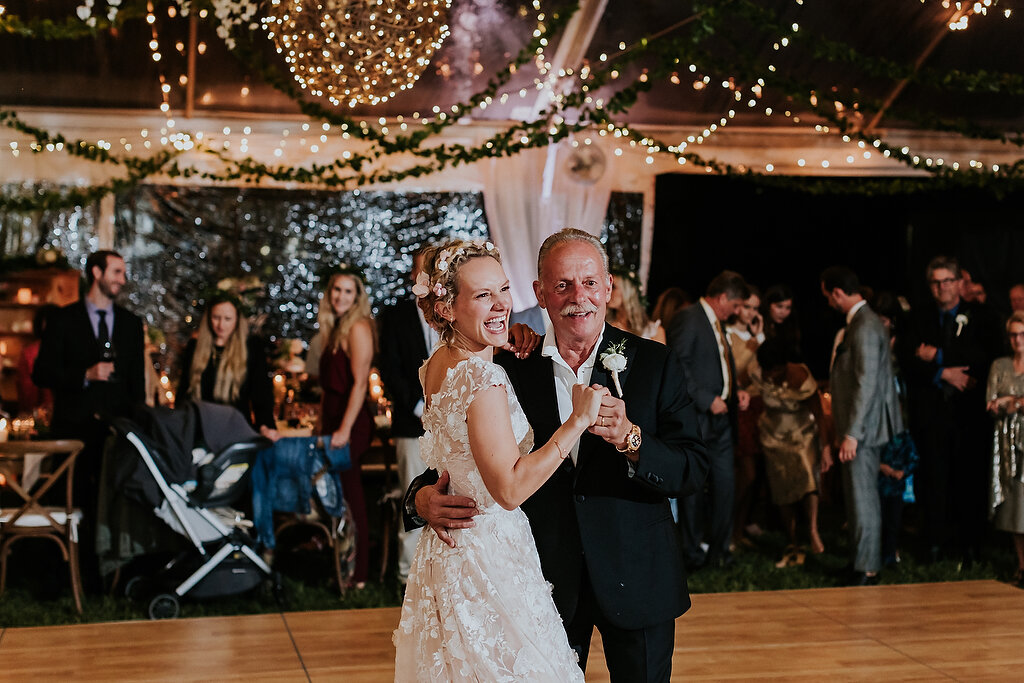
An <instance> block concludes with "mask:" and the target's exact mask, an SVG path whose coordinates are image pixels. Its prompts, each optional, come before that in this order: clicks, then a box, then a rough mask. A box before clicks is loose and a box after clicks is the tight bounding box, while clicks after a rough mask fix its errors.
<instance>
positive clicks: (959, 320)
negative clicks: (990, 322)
mask: <svg viewBox="0 0 1024 683" xmlns="http://www.w3.org/2000/svg"><path fill="white" fill-rule="evenodd" d="M955 320H956V336H958V337H959V336H960V332H961V331H962V330H963V329H964V325H966V324H967V316H966V315H964V314H963V313H957V316H956V319H955Z"/></svg>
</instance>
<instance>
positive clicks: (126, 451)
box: [112, 401, 274, 619]
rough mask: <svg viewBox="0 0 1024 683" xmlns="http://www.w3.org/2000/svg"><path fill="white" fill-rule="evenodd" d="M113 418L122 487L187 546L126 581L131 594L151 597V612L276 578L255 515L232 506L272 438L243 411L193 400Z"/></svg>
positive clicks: (160, 614) (170, 613) (167, 615)
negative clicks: (260, 544) (255, 530)
mask: <svg viewBox="0 0 1024 683" xmlns="http://www.w3.org/2000/svg"><path fill="white" fill-rule="evenodd" d="M112 422H113V427H114V430H115V432H116V433H117V436H118V439H117V443H116V444H115V446H114V448H116V449H118V451H119V452H118V453H117V455H118V457H117V458H116V459H115V460H114V462H117V463H118V465H117V467H118V472H117V473H116V474H115V477H116V478H115V481H117V482H118V483H119V486H120V489H121V491H122V492H123V493H124V495H125V496H127V497H129V498H132V499H134V500H137V501H139V502H141V503H143V504H144V505H145V506H146V507H147V508H149V509H151V510H152V511H153V514H155V515H156V516H157V517H158V518H160V519H161V520H163V522H165V523H166V524H167V525H168V526H169V527H170V528H171V529H172V530H173V531H174V532H176V533H178V534H181V535H182V536H184V537H186V538H187V540H188V545H189V546H190V547H189V551H187V552H184V553H181V554H179V555H178V556H177V557H175V558H174V559H173V560H171V561H170V562H168V563H167V564H166V565H165V566H164V567H163V568H162V569H161V570H160V571H159V572H158V573H157V575H156V576H153V577H145V576H136V577H133V578H132V579H131V580H130V581H129V582H128V584H126V586H125V593H126V594H127V595H128V596H129V597H131V598H134V599H140V598H148V599H149V616H150V618H152V619H173V618H174V617H176V616H178V612H179V609H180V607H179V599H180V598H181V597H183V596H186V595H188V596H191V597H195V598H209V597H219V596H226V595H234V594H237V593H242V592H245V591H248V590H250V589H252V588H255V587H256V586H258V585H259V584H260V583H261V582H262V581H263V580H264V579H268V578H274V575H273V572H272V571H271V569H270V567H269V566H268V565H267V563H266V562H264V561H263V559H262V558H261V557H260V554H259V553H258V552H257V551H256V550H255V546H256V541H255V539H254V538H253V536H252V534H251V533H250V529H251V527H252V523H251V522H249V521H248V520H246V519H245V517H244V515H243V514H242V513H240V512H238V511H237V510H235V509H233V508H232V507H231V506H232V505H233V504H235V503H236V502H237V501H238V499H239V497H240V496H242V495H245V494H247V493H248V477H249V472H250V470H251V466H252V463H253V461H254V460H255V457H256V454H257V453H258V452H259V451H260V450H262V449H264V448H267V447H268V446H269V445H270V441H269V440H267V439H265V438H263V437H261V436H259V435H258V434H256V432H254V431H253V430H252V428H251V427H250V426H249V424H248V423H247V422H246V421H245V418H244V417H243V416H242V414H241V413H240V412H238V411H237V410H236V409H234V408H232V407H228V406H221V405H217V404H212V403H205V402H200V401H196V402H186V403H185V404H184V405H182V406H180V407H179V408H177V409H176V410H170V409H167V408H147V407H139V408H138V410H137V411H136V414H135V415H134V416H133V419H130V420H129V419H124V418H116V419H114V420H113V421H112Z"/></svg>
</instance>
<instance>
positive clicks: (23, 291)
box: [14, 287, 32, 306]
mask: <svg viewBox="0 0 1024 683" xmlns="http://www.w3.org/2000/svg"><path fill="white" fill-rule="evenodd" d="M14 300H15V301H17V302H18V303H19V304H22V305H23V306H27V305H28V304H30V303H32V290H31V289H29V288H28V287H19V288H18V293H17V294H15V295H14Z"/></svg>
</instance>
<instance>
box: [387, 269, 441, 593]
mask: <svg viewBox="0 0 1024 683" xmlns="http://www.w3.org/2000/svg"><path fill="white" fill-rule="evenodd" d="M421 272H423V249H419V250H418V251H417V252H416V253H415V254H414V255H413V257H412V273H411V278H412V281H413V282H415V281H416V278H417V276H419V274H420V273H421ZM436 343H437V331H436V330H434V329H433V328H432V327H431V326H430V325H428V324H427V321H426V320H425V319H424V318H423V312H422V311H421V310H420V308H419V306H417V305H416V299H415V297H412V298H407V299H400V300H399V301H397V302H396V303H395V305H394V306H391V307H389V308H387V309H385V310H384V311H383V312H382V313H381V318H380V374H381V379H383V380H384V389H385V390H386V391H387V394H388V396H389V397H390V398H391V436H392V438H393V439H394V442H395V460H396V464H397V468H398V481H399V485H400V486H401V489H402V490H403V491H404V490H406V489H407V488H408V487H409V484H410V483H411V482H412V480H413V479H414V478H415V477H416V476H417V475H419V474H420V473H421V472H423V470H424V468H425V465H424V464H423V459H422V458H421V457H420V443H419V437H420V436H422V435H423V424H422V423H421V422H420V418H421V417H422V416H423V388H422V387H421V386H420V377H419V371H420V366H422V365H423V362H424V361H425V360H426V359H427V357H428V356H429V355H430V350H431V349H433V348H434V345H435V344H436ZM419 537H420V530H419V529H418V528H417V529H410V530H406V529H405V528H404V527H403V528H400V529H399V530H398V578H399V580H400V581H401V582H402V583H403V584H404V583H405V582H406V580H407V579H408V578H409V567H410V565H411V563H412V556H413V553H414V552H415V550H416V542H417V541H418V540H419Z"/></svg>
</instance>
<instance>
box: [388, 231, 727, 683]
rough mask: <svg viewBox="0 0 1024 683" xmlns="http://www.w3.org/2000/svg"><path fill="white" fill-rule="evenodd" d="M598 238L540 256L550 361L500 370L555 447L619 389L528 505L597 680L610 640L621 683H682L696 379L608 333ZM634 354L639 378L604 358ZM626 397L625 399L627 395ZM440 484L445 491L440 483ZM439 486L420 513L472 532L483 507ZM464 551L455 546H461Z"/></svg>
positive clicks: (662, 352) (696, 467)
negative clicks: (680, 516) (585, 402)
mask: <svg viewBox="0 0 1024 683" xmlns="http://www.w3.org/2000/svg"><path fill="white" fill-rule="evenodd" d="M607 259H608V257H607V255H606V254H605V251H604V248H603V247H602V246H601V243H600V241H598V240H597V239H596V238H595V237H593V236H592V235H590V234H588V233H585V232H582V231H580V230H574V229H571V228H566V229H565V230H562V231H559V232H557V233H555V234H554V235H552V236H551V237H549V238H548V239H547V240H545V242H544V244H543V245H542V246H541V248H540V254H539V256H538V264H537V265H538V267H537V270H538V274H539V279H538V280H537V281H536V282H535V283H534V290H535V291H536V293H537V299H538V300H539V301H540V304H541V306H543V307H544V308H545V309H546V310H547V312H548V315H549V317H550V319H551V327H550V328H549V330H548V332H547V334H546V336H545V337H544V341H543V349H542V351H541V352H540V353H533V354H532V355H531V356H529V357H528V358H526V359H517V358H516V357H515V356H514V355H513V354H501V355H500V356H499V357H498V358H496V360H497V362H499V363H501V364H502V366H503V367H504V368H505V369H506V371H507V373H508V376H509V379H510V380H511V382H512V386H513V388H514V389H515V393H516V395H517V396H518V397H519V399H520V401H521V403H522V406H523V410H524V411H525V413H526V417H527V419H528V420H529V422H530V425H531V427H533V431H534V442H535V443H538V444H542V443H545V442H546V441H547V440H548V438H549V437H550V436H551V435H552V434H553V433H554V432H555V430H556V429H557V428H558V427H559V426H560V425H561V423H562V421H563V420H564V419H566V418H567V417H568V415H569V412H571V398H570V392H571V389H572V386H573V385H574V384H587V385H592V384H597V385H601V386H607V387H614V388H612V389H611V394H610V395H609V396H607V397H606V398H605V399H604V401H603V402H602V406H601V412H600V415H599V420H598V423H597V424H596V425H594V426H593V427H591V428H590V433H588V434H584V435H583V437H582V438H581V439H580V440H579V441H578V442H577V443H576V444H574V445H573V446H572V447H571V448H570V457H567V458H566V459H565V462H564V463H563V465H562V466H561V467H560V468H559V469H558V471H556V472H555V473H554V474H553V475H551V478H550V479H548V481H547V482H546V483H545V484H544V485H543V486H542V487H541V488H540V489H539V490H538V491H537V492H536V493H534V494H533V495H532V496H531V497H530V498H529V499H528V500H527V501H526V502H525V503H524V504H523V506H522V509H523V511H524V512H525V513H526V515H527V517H529V519H530V527H531V529H532V530H533V536H534V539H535V540H536V543H537V551H538V553H539V555H540V561H541V568H542V569H543V571H544V576H545V578H547V580H548V581H550V582H551V584H552V585H553V587H554V592H553V597H554V601H555V605H556V606H557V607H558V611H559V613H560V614H561V616H562V620H563V622H564V623H565V628H566V632H567V634H568V636H569V643H570V645H572V647H573V648H574V649H575V650H576V651H577V652H578V653H579V655H580V666H581V667H582V668H584V670H585V669H586V664H587V656H588V654H589V651H590V640H591V636H592V634H593V631H594V628H595V627H596V628H597V629H598V631H599V632H600V633H601V639H602V642H603V644H604V651H605V660H606V662H607V664H608V669H609V671H610V673H611V679H612V681H616V682H618V681H668V680H669V678H670V675H671V666H672V651H673V647H674V639H675V623H674V622H675V618H676V617H678V616H679V615H681V614H682V613H683V612H685V611H686V610H687V609H688V608H689V606H690V598H689V593H688V590H687V586H686V578H685V575H684V568H683V562H682V555H681V553H680V548H679V545H678V541H677V538H676V533H675V529H674V528H673V522H672V514H671V511H670V509H669V504H668V498H669V497H670V496H685V495H688V494H690V493H692V492H693V491H695V490H697V489H698V488H699V487H700V486H702V485H703V483H704V478H705V476H706V475H707V456H706V454H705V451H704V445H703V443H702V441H701V439H700V432H699V429H698V427H697V416H696V414H695V412H694V408H693V401H692V400H690V397H689V396H688V395H687V393H686V378H685V376H684V374H683V370H682V368H681V366H680V365H679V362H678V360H677V359H676V357H675V355H674V354H672V353H670V352H669V350H668V349H667V348H666V347H665V346H664V345H662V344H658V343H655V342H651V341H648V340H646V339H641V338H640V337H637V336H634V335H632V334H629V333H628V332H623V331H621V330H618V329H616V328H614V327H611V326H609V325H606V324H605V322H604V320H605V312H606V311H605V309H606V308H607V303H608V297H609V296H610V295H611V276H610V275H609V273H608V260H607ZM613 346H616V347H621V349H622V355H623V356H624V357H625V360H626V363H625V368H624V369H621V370H620V371H619V372H618V384H617V385H616V383H615V379H614V377H613V373H612V372H611V370H609V369H608V368H606V367H605V366H604V364H603V363H602V362H601V361H600V360H599V359H598V355H599V354H600V353H602V352H604V351H606V350H608V349H609V348H611V347H613ZM618 386H621V388H622V394H621V396H619V393H618ZM425 476H429V477H430V478H429V480H427V481H426V482H419V483H428V484H429V483H430V482H431V481H435V480H437V474H436V473H430V474H429V475H425ZM446 481H447V475H446V474H442V476H441V479H440V480H438V484H434V485H426V486H422V487H419V483H416V482H414V484H413V487H412V488H411V489H410V496H409V497H407V499H406V500H407V502H409V501H410V500H412V501H414V503H415V504H414V505H407V506H406V509H407V512H409V513H410V515H411V514H413V513H415V514H418V515H419V516H421V517H423V518H424V519H425V520H426V522H428V523H430V525H431V526H432V527H433V528H434V530H435V531H436V532H437V533H438V535H439V536H441V537H442V538H447V537H448V529H452V528H465V527H467V526H470V525H472V520H471V519H470V517H471V516H472V515H473V514H475V508H474V503H473V501H472V500H471V499H468V498H465V497H463V496H449V495H446V494H445V489H444V484H445V483H446ZM449 540H450V538H449Z"/></svg>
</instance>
